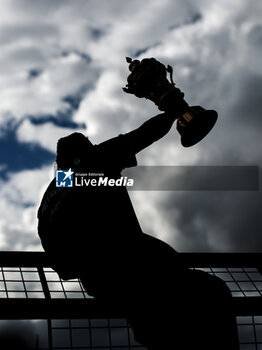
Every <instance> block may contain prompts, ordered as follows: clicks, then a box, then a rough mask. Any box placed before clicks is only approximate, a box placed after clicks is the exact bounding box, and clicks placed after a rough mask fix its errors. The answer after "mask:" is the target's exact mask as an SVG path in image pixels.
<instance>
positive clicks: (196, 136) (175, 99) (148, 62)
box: [123, 57, 217, 147]
mask: <svg viewBox="0 0 262 350" xmlns="http://www.w3.org/2000/svg"><path fill="white" fill-rule="evenodd" d="M126 61H127V62H128V63H129V70H130V71H131V74H130V75H129V76H128V77H127V85H126V87H124V88H123V90H124V92H126V93H129V94H134V95H135V96H137V97H140V98H142V97H145V98H147V99H149V100H151V101H153V102H154V103H155V104H156V105H157V106H158V108H159V110H160V111H164V112H166V113H170V114H173V115H175V116H176V117H177V131H178V133H179V134H180V135H181V144H182V146H184V147H190V146H193V145H195V144H196V143H198V142H199V141H201V140H202V139H203V138H204V137H205V136H206V135H207V134H208V133H209V132H210V130H211V129H212V128H213V126H214V125H215V123H216V121H217V112H216V111H214V110H206V109H204V108H203V107H201V106H191V107H190V106H189V105H188V104H187V102H186V101H185V100H184V93H183V92H181V90H179V89H178V88H176V87H175V84H174V81H173V76H172V75H173V69H172V67H171V66H169V65H168V66H167V67H165V65H163V64H162V63H160V62H159V61H157V60H156V59H155V58H145V59H143V60H142V61H141V62H140V61H138V60H134V61H133V60H132V59H131V58H129V57H126ZM167 73H169V75H170V81H169V80H168V79H167Z"/></svg>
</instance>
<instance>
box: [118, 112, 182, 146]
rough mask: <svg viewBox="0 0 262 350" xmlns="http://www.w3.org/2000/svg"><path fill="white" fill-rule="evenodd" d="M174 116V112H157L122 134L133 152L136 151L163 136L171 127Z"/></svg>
mask: <svg viewBox="0 0 262 350" xmlns="http://www.w3.org/2000/svg"><path fill="white" fill-rule="evenodd" d="M176 118H177V116H175V115H174V114H168V113H161V114H158V115H156V116H155V117H152V118H150V119H149V120H147V121H146V122H144V123H143V124H142V125H141V126H140V127H138V128H137V129H135V130H133V131H130V132H128V133H126V134H125V135H124V136H125V137H126V138H127V139H128V142H129V144H130V146H131V148H132V150H133V152H134V153H138V152H140V151H141V150H142V149H144V148H146V147H148V146H150V145H151V144H152V143H153V142H155V141H157V140H159V139H161V138H162V137H163V136H165V135H166V134H167V133H168V132H169V130H170V129H171V127H172V125H173V123H174V121H175V120H176Z"/></svg>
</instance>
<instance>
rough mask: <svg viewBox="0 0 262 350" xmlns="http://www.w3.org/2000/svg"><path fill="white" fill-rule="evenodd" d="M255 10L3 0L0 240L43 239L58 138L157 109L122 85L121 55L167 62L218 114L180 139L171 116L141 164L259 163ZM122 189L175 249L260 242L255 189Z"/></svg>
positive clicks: (92, 133) (104, 132)
mask: <svg viewBox="0 0 262 350" xmlns="http://www.w3.org/2000/svg"><path fill="white" fill-rule="evenodd" d="M261 13H262V2H261V1H260V0H250V1H246V0H231V1H230V2H228V1H226V0H217V1H208V0H197V1H195V0H161V1H159V0H151V1H139V0H130V1H120V0H110V1H108V0H100V1H97V0H90V1H89V0H85V1H83V0H77V1H75V0H64V1H61V0H45V1H40V0H39V1H38V0H37V1H35V0H1V3H0V52H1V54H0V92H1V94H0V96H1V100H0V250H41V245H40V241H39V239H38V237H37V230H36V227H37V220H36V212H37V208H38V206H39V203H40V200H41V196H42V195H43V192H44V190H45V188H46V186H47V184H48V183H49V182H50V180H51V179H52V177H53V175H54V168H53V164H54V159H55V149H56V142H57V140H58V139H59V138H60V137H62V136H65V135H68V134H70V133H72V132H74V131H80V132H83V133H85V134H87V135H88V136H89V137H90V139H91V141H92V142H94V143H99V142H101V141H103V140H105V139H107V138H110V137H113V136H116V135H118V134H120V133H125V132H128V131H130V130H132V129H134V128H136V127H138V126H139V125H140V124H141V123H142V122H143V121H145V120H146V119H148V118H149V117H151V116H153V115H155V114H158V110H157V108H156V106H155V105H153V103H151V102H150V101H146V100H143V99H137V98H136V97H134V96H131V95H127V94H125V93H124V92H123V91H122V87H123V86H124V85H125V84H126V77H127V74H128V69H127V64H126V62H125V57H126V56H130V57H133V58H137V59H142V58H145V57H155V58H157V59H158V60H160V61H161V62H163V63H164V64H166V65H167V64H169V65H171V66H173V68H174V80H175V82H176V84H177V86H178V87H179V88H180V89H181V90H182V91H183V92H184V93H185V98H186V100H187V102H188V103H189V104H190V105H201V106H203V107H205V108H210V109H215V110H217V112H218V114H219V120H218V122H217V124H216V126H215V128H214V129H213V130H212V132H211V133H210V134H209V135H208V137H206V138H205V139H204V140H203V141H202V142H201V143H199V144H198V145H196V146H194V147H191V148H183V147H182V146H181V144H180V138H179V136H178V134H177V132H176V129H175V126H174V127H173V129H172V130H171V131H170V133H169V134H168V135H167V136H166V137H165V138H163V139H162V140H161V141H159V142H157V143H155V144H154V145H152V146H151V147H150V148H148V149H146V150H144V151H143V152H141V153H140V154H139V155H138V162H139V165H147V166H156V165H157V166H159V165H161V166H163V165H175V166H181V165H183V166H185V165H186V166H187V165H190V166H195V165H205V166H210V165H212V166H225V165H226V166H239V165H241V166H250V165H256V166H261V159H262V158H261V156H262V140H261V128H262V118H261V111H262V108H261V107H262V68H261V62H262V22H261ZM187 179H188V180H187V181H190V177H187ZM193 179H194V171H192V180H193ZM149 181H150V176H149ZM207 181H208V180H207ZM130 195H131V197H132V200H133V203H134V206H135V209H136V213H137V216H138V218H139V220H140V223H141V226H142V228H143V230H144V231H145V232H147V233H149V234H151V235H153V236H156V237H159V238H162V239H163V240H165V241H167V242H168V243H170V244H171V245H172V246H173V247H174V248H176V249H177V250H179V251H221V252H230V251H261V249H262V237H261V233H260V232H261V228H262V222H261V204H262V197H261V191H260V190H257V191H229V190H227V191H221V190H220V191H132V192H131V193H130ZM87 224H88V218H87Z"/></svg>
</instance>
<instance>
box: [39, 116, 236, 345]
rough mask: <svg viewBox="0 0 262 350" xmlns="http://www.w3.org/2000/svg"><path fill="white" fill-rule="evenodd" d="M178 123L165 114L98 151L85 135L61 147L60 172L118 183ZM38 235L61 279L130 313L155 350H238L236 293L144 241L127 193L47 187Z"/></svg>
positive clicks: (155, 242)
mask: <svg viewBox="0 0 262 350" xmlns="http://www.w3.org/2000/svg"><path fill="white" fill-rule="evenodd" d="M175 119H176V117H175V116H174V115H171V114H168V113H162V114H159V115H157V116H155V117H153V118H151V119H149V120H147V121H146V122H144V123H143V124H142V125H141V126H140V127H138V128H137V129H135V130H133V131H131V132H128V133H126V134H123V135H119V136H117V137H115V138H112V139H109V140H107V141H105V142H102V143H100V144H98V145H93V144H92V143H91V142H90V140H89V139H88V138H87V137H86V136H84V135H83V134H80V133H73V134H71V135H69V136H67V137H64V138H62V139H60V140H59V141H58V144H57V159H56V161H57V166H58V169H60V170H64V169H72V170H73V171H74V172H75V173H82V174H90V175H89V177H90V178H94V179H95V178H96V174H100V175H101V174H102V176H103V177H109V178H112V179H118V178H119V177H121V171H122V170H123V169H125V168H128V167H132V166H136V164H137V161H136V154H137V153H138V152H140V151H141V150H143V149H144V148H146V147H148V146H149V145H151V144H152V143H153V142H155V141H157V140H159V139H161V138H162V137H163V136H165V135H166V134H167V133H168V131H169V130H170V128H171V127H172V124H173V123H174V121H175ZM38 219H39V223H38V232H39V235H40V238H41V241H42V245H43V247H44V249H45V251H46V254H48V256H49V259H50V261H51V263H52V267H53V268H54V270H55V271H57V273H58V274H59V276H60V277H61V278H62V279H70V278H80V280H81V282H82V284H83V286H84V288H85V289H86V291H87V292H88V293H89V294H90V295H92V296H94V297H95V298H96V299H97V300H99V301H100V302H101V303H102V304H103V303H105V304H106V303H110V304H111V305H113V306H115V307H117V308H121V309H122V310H123V311H125V313H126V315H127V318H128V321H129V323H130V325H131V327H132V328H133V331H134V335H135V338H136V340H137V341H138V342H140V343H141V344H143V345H144V346H146V347H147V348H148V349H150V350H154V349H158V350H160V349H191V348H201V349H213V350H214V349H220V350H221V349H223V350H226V349H230V350H232V349H238V340H237V331H236V323H235V318H234V315H233V312H232V308H231V293H230V291H229V289H228V288H227V287H226V285H225V283H224V282H222V280H220V279H219V278H217V277H215V276H211V275H209V274H207V273H205V272H203V271H198V270H191V269H188V268H187V267H186V266H184V264H183V263H182V262H181V261H180V256H179V253H177V252H176V251H175V250H174V249H173V248H172V247H171V246H169V245H168V244H167V243H165V242H163V241H161V240H159V239H156V238H153V237H151V236H150V235H147V234H145V233H144V232H143V231H142V229H141V227H140V225H139V222H138V219H137V217H136V214H135V211H134V208H133V206H132V203H131V201H130V198H129V195H128V192H127V189H126V187H125V186H83V187H81V186H74V187H72V188H61V187H56V183H55V179H53V180H52V182H51V183H50V185H49V186H48V188H47V190H46V192H45V194H44V196H43V199H42V202H41V205H40V208H39V210H38Z"/></svg>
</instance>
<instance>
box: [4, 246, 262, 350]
mask: <svg viewBox="0 0 262 350" xmlns="http://www.w3.org/2000/svg"><path fill="white" fill-rule="evenodd" d="M30 254H31V256H30ZM188 254H189V253H188ZM188 256H189V255H187V256H186V258H188ZM200 256H201V254H200V253H199V255H198V257H200ZM217 256H218V255H217ZM217 256H216V257H217ZM210 257H211V256H210V255H209V256H206V257H205V259H204V260H207V261H206V262H205V263H204V262H203V261H202V260H201V259H200V260H201V261H200V263H199V268H201V269H202V270H204V271H206V272H208V273H210V274H214V275H216V276H218V277H220V278H221V279H222V280H224V281H225V283H226V284H227V285H228V287H229V288H230V290H231V293H232V295H233V297H234V300H247V301H249V300H251V299H252V300H255V301H257V300H260V298H261V297H262V274H261V272H260V271H261V269H260V268H259V267H252V265H251V263H252V264H253V261H249V262H248V261H244V262H243V263H246V264H245V266H246V267H245V266H241V267H237V266H236V263H237V262H233V261H234V254H230V259H228V262H227V261H226V260H225V261H224V259H221V261H223V264H222V265H220V264H219V262H217V261H216V262H214V261H213V262H212V263H211V264H210V265H211V267H204V266H208V259H210ZM33 258H34V259H33ZM19 259H20V260H19ZM193 260H195V256H194V259H193ZM251 260H252V259H251ZM29 262H30V263H29ZM259 262H260V261H258V263H259ZM216 264H218V265H217V266H222V267H215V265H216ZM227 264H228V266H229V267H227ZM0 265H2V266H1V267H0V305H4V303H5V301H6V302H9V301H11V302H12V301H18V300H20V301H21V303H23V302H24V301H25V302H29V304H27V305H29V306H30V305H31V304H30V303H32V305H33V303H34V302H35V301H40V302H41V301H43V302H44V303H45V302H46V301H48V300H49V301H51V302H52V301H54V302H56V301H60V302H62V303H63V301H64V302H67V301H69V302H71V301H81V300H82V301H83V302H84V303H88V302H90V301H91V302H92V301H93V298H92V297H90V296H89V295H88V294H87V293H86V292H85V290H84V289H83V287H82V285H81V283H80V282H79V280H77V279H75V280H69V281H63V280H61V279H60V278H59V276H58V275H57V274H56V273H55V272H54V271H53V270H52V269H51V268H50V267H49V266H48V263H47V262H46V261H45V260H44V259H43V254H42V253H38V254H36V253H23V254H20V255H19V254H14V253H11V252H10V256H8V255H7V253H5V254H4V255H3V259H2V261H1V252H0ZM254 266H257V265H255V264H254ZM196 267H197V268H198V265H197V264H196V266H194V267H193V268H196ZM21 305H22V304H21ZM61 305H62V304H61ZM81 305H82V306H83V305H84V304H81ZM90 305H91V304H90ZM66 307H67V306H66V305H64V308H66ZM260 307H261V303H260ZM1 310H3V309H2V306H1V307H0V319H5V317H2V316H1ZM86 310H88V309H86ZM27 311H28V312H29V313H30V310H29V309H28V310H27ZM27 311H26V312H25V311H23V312H24V313H25V315H24V317H23V314H21V315H20V317H19V318H20V319H23V318H24V319H28V318H30V316H28V315H26V313H27ZM54 312H55V311H54ZM80 314H81V315H80V317H79V318H78V317H75V315H73V314H72V317H71V316H70V312H69V314H66V316H62V317H60V316H59V318H57V317H51V316H50V317H46V316H43V317H37V318H39V319H41V318H42V321H41V322H40V320H38V321H36V320H35V321H32V320H30V321H29V320H28V321H27V322H29V323H30V325H33V328H34V329H37V332H36V333H37V334H36V341H35V343H34V345H32V347H31V348H32V349H38V350H51V349H53V350H57V349H60V350H65V349H71V350H73V349H81V350H84V349H85V350H87V349H88V350H92V349H100V350H106V349H114V350H120V349H126V350H127V349H129V350H130V349H139V350H144V349H145V348H143V347H142V346H141V345H140V344H138V343H137V342H136V341H135V340H134V336H133V332H132V329H130V327H129V325H128V324H127V320H126V319H125V318H124V317H117V316H112V315H107V316H101V315H100V314H99V313H98V314H97V315H96V311H94V310H93V313H92V314H91V315H87V316H86V317H84V316H83V312H82V313H80ZM236 314H237V324H238V333H239V342H240V349H241V350H262V309H256V312H255V313H254V312H253V311H252V310H251V311H250V313H248V312H246V311H245V312H244V314H243V312H240V313H238V311H237V313H236ZM40 316H41V310H40ZM11 318H12V317H11ZM14 318H17V317H14ZM8 319H9V320H8V321H1V322H0V340H1V324H2V323H3V322H11V323H12V321H11V320H10V318H8ZM40 324H41V327H40ZM36 325H37V327H36Z"/></svg>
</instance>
